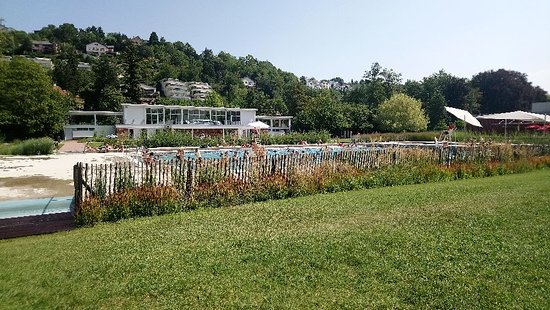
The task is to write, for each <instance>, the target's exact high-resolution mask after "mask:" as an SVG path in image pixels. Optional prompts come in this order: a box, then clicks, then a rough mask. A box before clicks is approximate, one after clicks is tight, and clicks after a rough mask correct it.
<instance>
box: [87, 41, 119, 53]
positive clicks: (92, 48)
mask: <svg viewBox="0 0 550 310" xmlns="http://www.w3.org/2000/svg"><path fill="white" fill-rule="evenodd" d="M114 52H115V47H114V46H113V45H103V44H101V43H98V42H93V43H90V44H86V54H89V55H97V56H99V55H103V54H114Z"/></svg>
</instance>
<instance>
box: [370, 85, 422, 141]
mask: <svg viewBox="0 0 550 310" xmlns="http://www.w3.org/2000/svg"><path fill="white" fill-rule="evenodd" d="M377 120H378V124H379V127H380V129H381V130H383V131H390V132H402V131H422V130H426V128H427V125H428V119H427V118H426V115H425V114H424V110H423V109H422V103H421V102H420V101H419V100H417V99H414V98H411V97H409V96H407V95H405V94H395V95H393V96H391V98H390V99H387V100H386V101H384V102H383V103H382V104H380V106H379V107H378V113H377Z"/></svg>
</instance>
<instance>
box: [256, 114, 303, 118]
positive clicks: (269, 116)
mask: <svg viewBox="0 0 550 310" xmlns="http://www.w3.org/2000/svg"><path fill="white" fill-rule="evenodd" d="M256 118H257V119H292V118H294V116H290V115H257V116H256Z"/></svg>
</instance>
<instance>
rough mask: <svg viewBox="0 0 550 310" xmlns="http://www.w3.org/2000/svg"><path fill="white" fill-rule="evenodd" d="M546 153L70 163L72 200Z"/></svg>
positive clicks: (528, 149) (520, 149) (339, 152)
mask: <svg viewBox="0 0 550 310" xmlns="http://www.w3.org/2000/svg"><path fill="white" fill-rule="evenodd" d="M548 153H550V148H549V147H548V146H538V145H469V146H468V145H466V146H460V147H457V146H453V147H446V148H444V147H440V148H434V147H421V146H416V147H403V146H394V147H383V148H381V147H372V148H349V149H347V148H342V149H329V148H327V149H325V150H323V151H320V152H318V153H311V154H308V153H301V152H300V153H294V152H290V153H288V154H280V155H271V156H268V155H266V154H262V155H259V154H256V155H250V156H246V155H245V156H239V157H222V158H219V159H201V158H197V159H184V160H179V159H173V160H166V161H165V160H157V161H154V162H152V163H146V162H144V161H135V162H130V161H128V162H119V163H107V164H87V163H86V164H84V163H78V164H76V165H74V186H75V201H76V203H77V205H79V204H80V203H81V202H82V201H84V200H85V199H87V198H88V197H91V196H102V197H105V196H108V195H111V194H113V193H117V192H119V191H121V190H124V189H127V188H131V187H142V186H158V185H165V186H175V187H176V188H177V189H178V190H180V191H181V192H182V193H183V194H184V195H187V196H190V195H191V194H192V192H193V188H194V186H195V185H196V184H198V183H201V182H205V181H208V180H213V179H223V178H229V177H231V178H234V179H237V180H241V181H245V182H246V181H248V180H250V179H252V178H262V177H265V176H271V175H275V174H278V175H282V176H288V175H289V174H290V173H295V172H301V173H310V172H311V173H313V172H314V171H315V169H317V168H318V167H319V166H321V165H323V166H324V167H332V169H337V168H338V167H339V166H340V165H342V164H347V165H352V166H354V167H355V168H357V169H359V170H362V171H366V170H372V169H378V168H382V167H386V166H390V165H396V164H400V163H436V164H444V165H450V164H452V163H460V162H475V161H487V160H494V161H502V160H511V159H517V158H520V157H527V156H539V155H544V154H548Z"/></svg>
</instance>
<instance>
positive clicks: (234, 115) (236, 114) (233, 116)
mask: <svg viewBox="0 0 550 310" xmlns="http://www.w3.org/2000/svg"><path fill="white" fill-rule="evenodd" d="M228 118H229V121H230V123H231V124H232V125H239V124H240V123H241V111H229V112H228Z"/></svg>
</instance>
